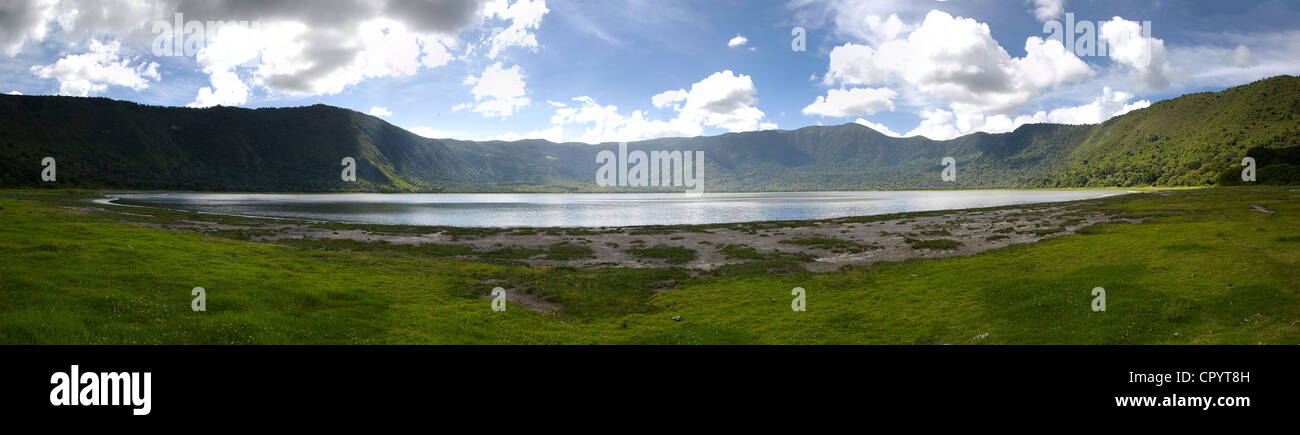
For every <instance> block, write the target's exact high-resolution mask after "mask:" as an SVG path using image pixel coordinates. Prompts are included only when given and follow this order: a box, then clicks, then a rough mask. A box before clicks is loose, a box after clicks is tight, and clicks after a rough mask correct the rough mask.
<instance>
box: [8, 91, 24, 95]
mask: <svg viewBox="0 0 1300 435" xmlns="http://www.w3.org/2000/svg"><path fill="white" fill-rule="evenodd" d="M22 94H23V93H22V92H18V91H9V93H8V94H6V95H22Z"/></svg>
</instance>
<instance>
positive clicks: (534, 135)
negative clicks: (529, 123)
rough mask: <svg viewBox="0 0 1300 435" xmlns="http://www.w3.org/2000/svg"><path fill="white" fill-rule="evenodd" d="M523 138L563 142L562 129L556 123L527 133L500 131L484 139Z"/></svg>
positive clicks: (513, 139) (504, 139)
mask: <svg viewBox="0 0 1300 435" xmlns="http://www.w3.org/2000/svg"><path fill="white" fill-rule="evenodd" d="M524 139H544V140H549V141H551V142H556V143H559V142H564V129H563V128H562V127H560V126H558V125H555V126H551V127H550V128H547V129H543V130H536V131H530V132H528V133H523V134H517V133H513V132H507V133H502V134H499V135H496V136H491V137H488V138H486V139H485V140H500V141H516V140H524Z"/></svg>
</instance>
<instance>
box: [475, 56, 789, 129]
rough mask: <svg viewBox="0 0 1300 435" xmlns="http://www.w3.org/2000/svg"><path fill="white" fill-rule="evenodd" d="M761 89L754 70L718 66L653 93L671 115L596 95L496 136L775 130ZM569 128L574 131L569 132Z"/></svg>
mask: <svg viewBox="0 0 1300 435" xmlns="http://www.w3.org/2000/svg"><path fill="white" fill-rule="evenodd" d="M757 92H758V90H757V89H756V88H755V87H754V82H753V80H752V79H750V77H749V76H747V75H743V74H735V73H733V72H731V71H729V70H728V71H722V72H716V73H713V74H711V75H709V76H708V77H706V78H704V79H703V80H700V81H698V82H696V83H694V84H692V85H691V87H690V90H687V89H676V90H670V91H666V92H662V93H659V94H657V95H654V96H653V97H651V99H650V100H651V103H652V104H653V105H654V106H655V107H658V108H669V107H671V109H672V110H673V111H674V112H676V113H677V115H676V116H675V117H673V118H672V119H669V120H666V121H664V120H656V119H650V118H649V116H648V114H647V113H646V112H644V111H641V110H634V111H632V112H631V113H630V114H624V113H620V112H619V109H618V107H617V106H613V105H601V104H600V103H598V102H596V99H594V98H591V97H587V96H582V97H576V98H573V99H572V101H573V102H574V103H576V104H554V103H553V104H552V105H553V106H555V107H557V109H556V110H555V114H554V115H553V116H551V127H549V128H545V129H541V130H536V131H533V132H529V133H523V134H518V133H506V134H502V135H498V136H494V137H492V139H499V140H518V139H526V138H535V139H546V140H550V141H552V142H565V141H576V142H586V143H601V142H619V141H635V140H642V139H653V138H662V137H691V136H699V135H701V134H704V132H705V127H718V128H722V129H725V130H728V131H732V132H740V131H755V130H773V129H776V128H778V126H777V124H776V123H773V122H768V121H765V120H764V119H765V115H764V114H763V112H762V111H761V110H759V109H758V108H757V107H755V106H754V105H755V104H756V103H757V102H758V100H757V98H756V97H755V96H754V95H755V94H756V93H757ZM566 132H568V134H565V133H566Z"/></svg>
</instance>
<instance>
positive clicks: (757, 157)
mask: <svg viewBox="0 0 1300 435" xmlns="http://www.w3.org/2000/svg"><path fill="white" fill-rule="evenodd" d="M1298 114H1300V78H1297V77H1293V76H1278V77H1274V78H1270V79H1266V80H1261V81H1258V82H1255V83H1251V84H1248V85H1244V86H1239V87H1236V88H1232V89H1228V90H1225V91H1222V92H1207V93H1199V94H1191V95H1185V96H1182V97H1178V98H1174V99H1170V100H1165V101H1161V102H1158V103H1155V104H1153V105H1151V107H1148V108H1145V109H1141V110H1136V111H1133V112H1130V113H1128V114H1125V115H1122V116H1118V117H1115V118H1112V119H1110V120H1108V121H1106V122H1104V123H1101V124H1098V125H1057V124H1033V125H1025V126H1022V127H1020V128H1018V129H1016V130H1015V131H1013V132H1009V133H1002V134H987V133H975V134H970V135H966V136H962V137H959V138H956V139H952V140H946V141H934V140H930V139H926V138H923V137H909V138H894V137H889V136H885V135H883V134H880V133H879V132H876V131H875V130H872V129H870V128H867V127H864V126H861V125H858V124H845V125H838V126H828V127H805V128H800V129H797V130H769V131H758V132H746V133H730V134H724V135H719V136H709V137H694V138H665V139H654V140H646V141H639V142H632V143H629V144H628V148H629V150H642V151H646V152H650V151H656V150H661V151H670V150H681V151H703V152H704V155H705V160H706V167H705V187H706V190H707V191H797V190H887V189H940V188H950V189H951V188H1014V187H1102V186H1105V187H1133V186H1190V185H1206V184H1215V183H1220V184H1233V183H1240V177H1239V173H1240V170H1241V166H1240V163H1241V159H1242V158H1243V157H1245V156H1247V155H1250V156H1253V157H1256V159H1257V160H1258V167H1259V170H1258V176H1259V181H1260V182H1262V183H1282V184H1285V183H1300V169H1298V168H1300V151H1297V150H1300V122H1298V121H1297V115H1298ZM616 149H617V144H614V143H605V144H598V145H588V144H581V143H552V142H549V141H544V140H522V141H515V142H501V141H487V142H475V141H460V140H451V139H428V138H424V137H420V136H418V135H415V134H413V133H410V132H408V131H406V130H403V129H401V128H399V127H396V126H394V125H392V124H389V123H387V122H385V121H383V120H382V119H379V118H376V117H373V116H369V115H366V114H362V113H358V112H355V111H352V110H347V109H341V108H337V107H331V106H325V105H315V106H309V107H295V108H277V109H269V108H267V109H241V108H230V107H215V108H206V109H193V108H178V107H156V106H145V105H140V104H135V103H131V102H125V101H115V100H109V99H104V98H77V97H46V96H15V95H0V186H2V187H19V186H24V187H33V186H39V187H87V188H113V189H165V190H206V191H283V192H326V191H372V192H543V191H550V192H582V191H601V190H608V189H605V188H600V187H598V186H597V185H596V183H595V176H596V171H597V169H598V168H599V166H600V165H599V164H598V163H597V160H596V154H597V153H598V152H599V151H602V150H611V151H613V150H616ZM45 156H53V157H55V158H56V160H57V175H58V180H57V182H55V183H43V182H42V181H41V178H40V174H41V169H42V168H41V166H40V162H41V159H42V158H43V157H45ZM344 157H354V158H355V159H356V161H357V162H358V165H357V182H355V183H345V182H343V181H341V179H340V177H339V174H340V171H341V170H342V167H341V164H340V163H341V161H342V159H343V158H344ZM944 157H952V158H954V159H955V160H956V162H957V181H956V182H943V181H942V180H941V179H940V176H939V174H940V172H941V171H942V169H943V166H942V165H941V164H940V161H941V160H942V159H943V158H944ZM680 189H681V188H675V189H670V190H680ZM621 190H629V189H628V188H622V189H621ZM642 190H647V189H642Z"/></svg>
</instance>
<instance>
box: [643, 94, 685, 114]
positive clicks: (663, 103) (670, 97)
mask: <svg viewBox="0 0 1300 435" xmlns="http://www.w3.org/2000/svg"><path fill="white" fill-rule="evenodd" d="M687 95H689V94H688V93H687V92H686V90H685V89H677V90H672V91H664V92H662V93H660V94H658V95H655V96H653V97H650V102H651V104H654V105H655V107H658V108H664V107H669V106H672V105H674V104H676V103H679V102H682V101H685V100H686V96H687ZM676 110H681V108H680V107H678V108H676Z"/></svg>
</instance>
